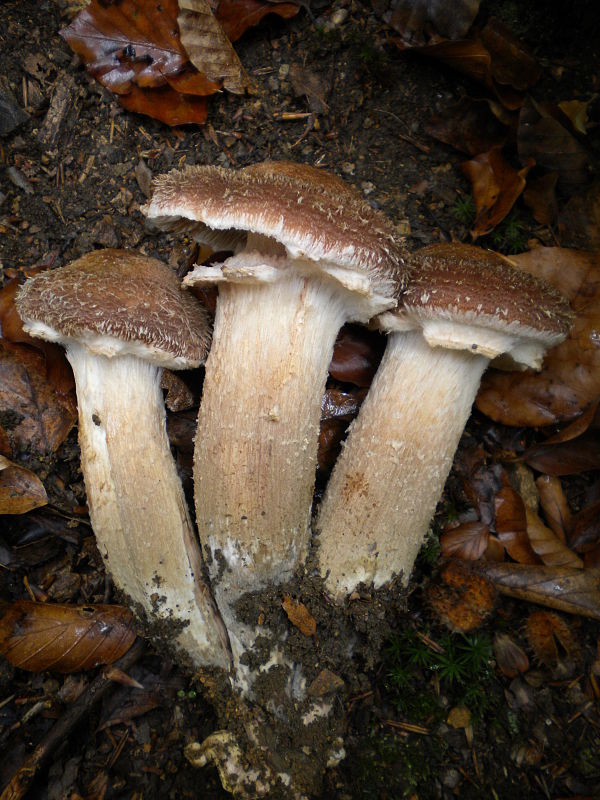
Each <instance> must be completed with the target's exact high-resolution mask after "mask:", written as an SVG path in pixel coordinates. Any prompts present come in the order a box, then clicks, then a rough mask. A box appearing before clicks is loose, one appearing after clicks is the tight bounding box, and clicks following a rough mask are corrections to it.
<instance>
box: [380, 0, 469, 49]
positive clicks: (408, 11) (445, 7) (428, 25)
mask: <svg viewBox="0 0 600 800" xmlns="http://www.w3.org/2000/svg"><path fill="white" fill-rule="evenodd" d="M479 2H480V0H458V1H457V2H453V3H431V2H429V0H400V1H399V2H398V3H397V4H396V5H395V7H394V13H393V14H392V16H391V19H390V23H389V24H390V26H391V27H392V28H393V29H394V30H395V31H398V33H401V34H402V35H403V37H404V38H405V39H406V40H407V41H417V42H424V41H425V36H426V33H427V32H429V31H431V30H434V31H435V32H436V33H437V34H439V35H440V36H444V37H447V38H448V39H459V38H461V37H463V36H465V35H466V34H467V33H468V31H469V28H470V27H471V25H472V24H473V20H474V19H475V17H476V16H477V12H478V10H479Z"/></svg>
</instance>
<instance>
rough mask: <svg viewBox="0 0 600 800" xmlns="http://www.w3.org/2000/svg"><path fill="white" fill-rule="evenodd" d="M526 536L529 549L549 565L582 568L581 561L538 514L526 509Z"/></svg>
mask: <svg viewBox="0 0 600 800" xmlns="http://www.w3.org/2000/svg"><path fill="white" fill-rule="evenodd" d="M527 536H528V537H529V543H530V544H531V549H532V550H533V551H534V553H536V554H537V555H538V556H539V557H540V558H541V559H542V562H543V563H544V564H546V565H547V566H549V567H575V568H579V569H583V561H582V560H581V559H580V558H579V556H577V555H576V554H575V553H574V552H573V551H572V550H570V549H569V548H568V547H567V545H566V544H564V542H561V540H560V539H559V538H558V536H556V534H555V533H554V532H553V531H551V530H550V528H547V527H546V526H545V525H544V523H543V522H542V520H541V519H540V518H539V517H538V515H537V514H536V513H535V512H533V511H531V510H530V509H527Z"/></svg>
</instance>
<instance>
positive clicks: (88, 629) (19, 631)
mask: <svg viewBox="0 0 600 800" xmlns="http://www.w3.org/2000/svg"><path fill="white" fill-rule="evenodd" d="M135 637H136V631H135V626H134V623H133V615H132V613H131V612H130V611H129V610H128V609H126V608H123V607H122V606H111V605H84V606H73V605H65V604H61V603H33V602H31V601H29V600H18V601H17V602H16V603H13V604H12V606H10V607H9V608H8V610H7V611H6V612H5V614H4V616H3V617H2V618H1V619H0V653H2V655H3V656H4V658H6V659H7V661H9V662H10V663H11V664H12V665H13V666H15V667H19V669H26V670H30V671H31V672H42V671H43V670H54V671H56V672H76V671H78V670H82V669H92V668H93V667H95V666H98V665H99V664H109V663H112V662H113V661H116V660H117V659H119V658H120V657H121V656H122V655H123V654H124V653H126V652H127V650H129V648H130V647H131V645H132V644H133V642H134V640H135Z"/></svg>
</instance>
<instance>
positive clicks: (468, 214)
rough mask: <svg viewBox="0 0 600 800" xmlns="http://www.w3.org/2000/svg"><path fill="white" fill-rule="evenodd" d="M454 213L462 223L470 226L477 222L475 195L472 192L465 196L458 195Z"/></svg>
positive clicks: (453, 207) (467, 226) (453, 208)
mask: <svg viewBox="0 0 600 800" xmlns="http://www.w3.org/2000/svg"><path fill="white" fill-rule="evenodd" d="M452 213H453V214H454V216H455V218H456V219H457V220H458V222H460V224H461V225H464V226H465V227H466V228H470V227H471V225H472V224H473V223H474V222H475V215H476V209H475V202H474V200H473V197H472V196H471V195H470V194H468V195H465V196H464V197H457V198H456V202H455V203H454V205H453V206H452Z"/></svg>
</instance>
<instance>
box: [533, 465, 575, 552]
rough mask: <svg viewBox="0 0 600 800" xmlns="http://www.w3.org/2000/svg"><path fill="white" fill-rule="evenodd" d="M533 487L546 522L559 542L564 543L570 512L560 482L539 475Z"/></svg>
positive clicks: (550, 476) (569, 526) (568, 526)
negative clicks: (535, 489) (536, 490)
mask: <svg viewBox="0 0 600 800" xmlns="http://www.w3.org/2000/svg"><path fill="white" fill-rule="evenodd" d="M535 485H536V486H537V489H538V492H539V497H540V505H541V507H542V510H543V512H544V516H545V517H546V522H547V523H548V525H549V526H550V528H551V529H552V531H553V532H554V533H555V534H556V536H558V538H559V539H560V540H561V542H566V541H567V535H568V533H569V532H570V530H571V510H570V508H569V504H568V503H567V498H566V497H565V493H564V492H563V488H562V484H561V482H560V481H559V480H558V478H556V477H554V476H553V475H540V477H539V478H538V479H537V480H536V482H535Z"/></svg>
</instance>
